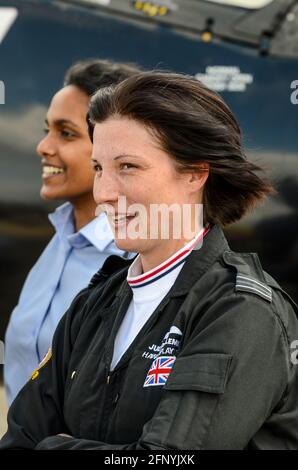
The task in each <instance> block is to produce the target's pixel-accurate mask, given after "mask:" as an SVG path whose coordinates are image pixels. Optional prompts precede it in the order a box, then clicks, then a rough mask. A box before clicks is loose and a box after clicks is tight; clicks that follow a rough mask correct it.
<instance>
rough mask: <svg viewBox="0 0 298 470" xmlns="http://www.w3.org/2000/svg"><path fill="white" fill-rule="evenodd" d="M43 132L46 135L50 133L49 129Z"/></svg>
mask: <svg viewBox="0 0 298 470" xmlns="http://www.w3.org/2000/svg"><path fill="white" fill-rule="evenodd" d="M42 131H43V133H44V134H45V135H47V134H48V133H49V129H48V128H47V127H45V128H44V129H43V130H42Z"/></svg>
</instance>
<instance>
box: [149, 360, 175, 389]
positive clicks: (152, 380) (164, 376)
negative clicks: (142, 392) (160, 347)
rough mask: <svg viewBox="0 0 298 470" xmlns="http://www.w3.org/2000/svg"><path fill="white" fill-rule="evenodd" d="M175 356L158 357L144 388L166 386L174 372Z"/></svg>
mask: <svg viewBox="0 0 298 470" xmlns="http://www.w3.org/2000/svg"><path fill="white" fill-rule="evenodd" d="M175 360H176V357H175V356H160V357H157V358H156V359H155V360H154V361H153V363H152V365H151V367H150V369H149V372H148V374H147V377H146V379H145V382H144V385H143V387H153V386H155V385H165V383H166V381H167V380H168V377H169V374H170V372H171V370H172V367H173V365H174V362H175Z"/></svg>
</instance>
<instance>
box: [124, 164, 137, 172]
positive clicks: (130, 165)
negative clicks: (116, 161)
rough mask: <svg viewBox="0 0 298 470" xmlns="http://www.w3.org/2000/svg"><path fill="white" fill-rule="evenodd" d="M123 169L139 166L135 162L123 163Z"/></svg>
mask: <svg viewBox="0 0 298 470" xmlns="http://www.w3.org/2000/svg"><path fill="white" fill-rule="evenodd" d="M120 168H121V170H129V169H131V168H138V166H137V165H134V164H133V163H122V164H121V165H120Z"/></svg>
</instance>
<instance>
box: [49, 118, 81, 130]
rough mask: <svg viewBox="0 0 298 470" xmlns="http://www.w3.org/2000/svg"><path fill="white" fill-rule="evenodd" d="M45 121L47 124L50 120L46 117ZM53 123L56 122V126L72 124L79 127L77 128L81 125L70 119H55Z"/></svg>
mask: <svg viewBox="0 0 298 470" xmlns="http://www.w3.org/2000/svg"><path fill="white" fill-rule="evenodd" d="M45 123H46V125H47V126H48V125H49V121H48V120H47V119H45ZM53 124H54V126H65V125H69V124H70V125H71V126H73V127H77V128H78V127H79V126H78V125H77V124H75V123H74V122H73V121H71V120H70V119H55V121H53Z"/></svg>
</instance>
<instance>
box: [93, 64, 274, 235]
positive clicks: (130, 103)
mask: <svg viewBox="0 0 298 470" xmlns="http://www.w3.org/2000/svg"><path fill="white" fill-rule="evenodd" d="M112 116H123V117H128V118H131V119H134V120H136V121H139V122H142V123H143V124H144V125H145V126H146V127H147V128H148V129H149V130H151V131H153V132H154V134H155V135H156V137H157V139H158V141H159V142H160V144H161V146H162V148H163V150H165V151H166V152H167V153H168V154H169V155H170V156H171V157H172V158H173V160H174V161H175V163H176V167H177V170H178V171H180V172H183V171H189V170H195V169H196V170H197V169H198V167H199V165H200V164H202V163H208V164H209V167H210V170H209V176H208V179H207V181H206V183H205V186H204V191H203V203H204V219H205V221H206V222H209V223H218V224H220V225H222V226H224V225H227V224H230V223H232V222H235V221H237V220H239V219H240V218H241V217H242V216H243V215H244V214H245V213H246V212H247V211H248V210H249V209H251V208H253V207H254V206H255V205H256V203H257V202H258V201H260V200H262V199H263V198H264V197H265V196H267V195H268V194H269V193H270V192H272V191H273V187H272V185H271V184H270V182H269V181H268V180H267V179H266V178H265V177H264V176H263V177H260V176H258V174H257V173H259V172H260V171H263V170H262V168H261V167H259V166H258V165H256V164H254V163H252V162H250V161H248V160H247V158H246V156H245V153H244V150H243V147H242V139H241V131H240V128H239V125H238V122H237V120H236V118H235V116H234V114H233V113H232V111H231V110H230V108H229V107H228V106H227V104H226V103H225V102H224V100H223V99H222V98H221V97H220V96H219V95H218V94H217V93H216V92H214V91H212V90H210V89H209V88H207V87H206V86H204V85H203V84H202V83H201V82H199V81H198V80H196V79H195V78H193V77H191V76H187V75H180V74H175V73H170V72H158V71H153V72H142V73H139V74H137V75H134V76H133V77H130V78H128V79H126V80H124V81H123V82H122V83H120V84H119V85H117V86H114V87H113V86H112V87H107V88H103V89H101V90H99V91H98V92H97V93H96V94H95V95H94V96H93V97H92V99H91V104H90V110H89V135H90V138H91V140H92V138H93V129H94V125H95V124H96V123H100V122H103V121H105V120H106V119H108V118H109V117H112Z"/></svg>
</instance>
